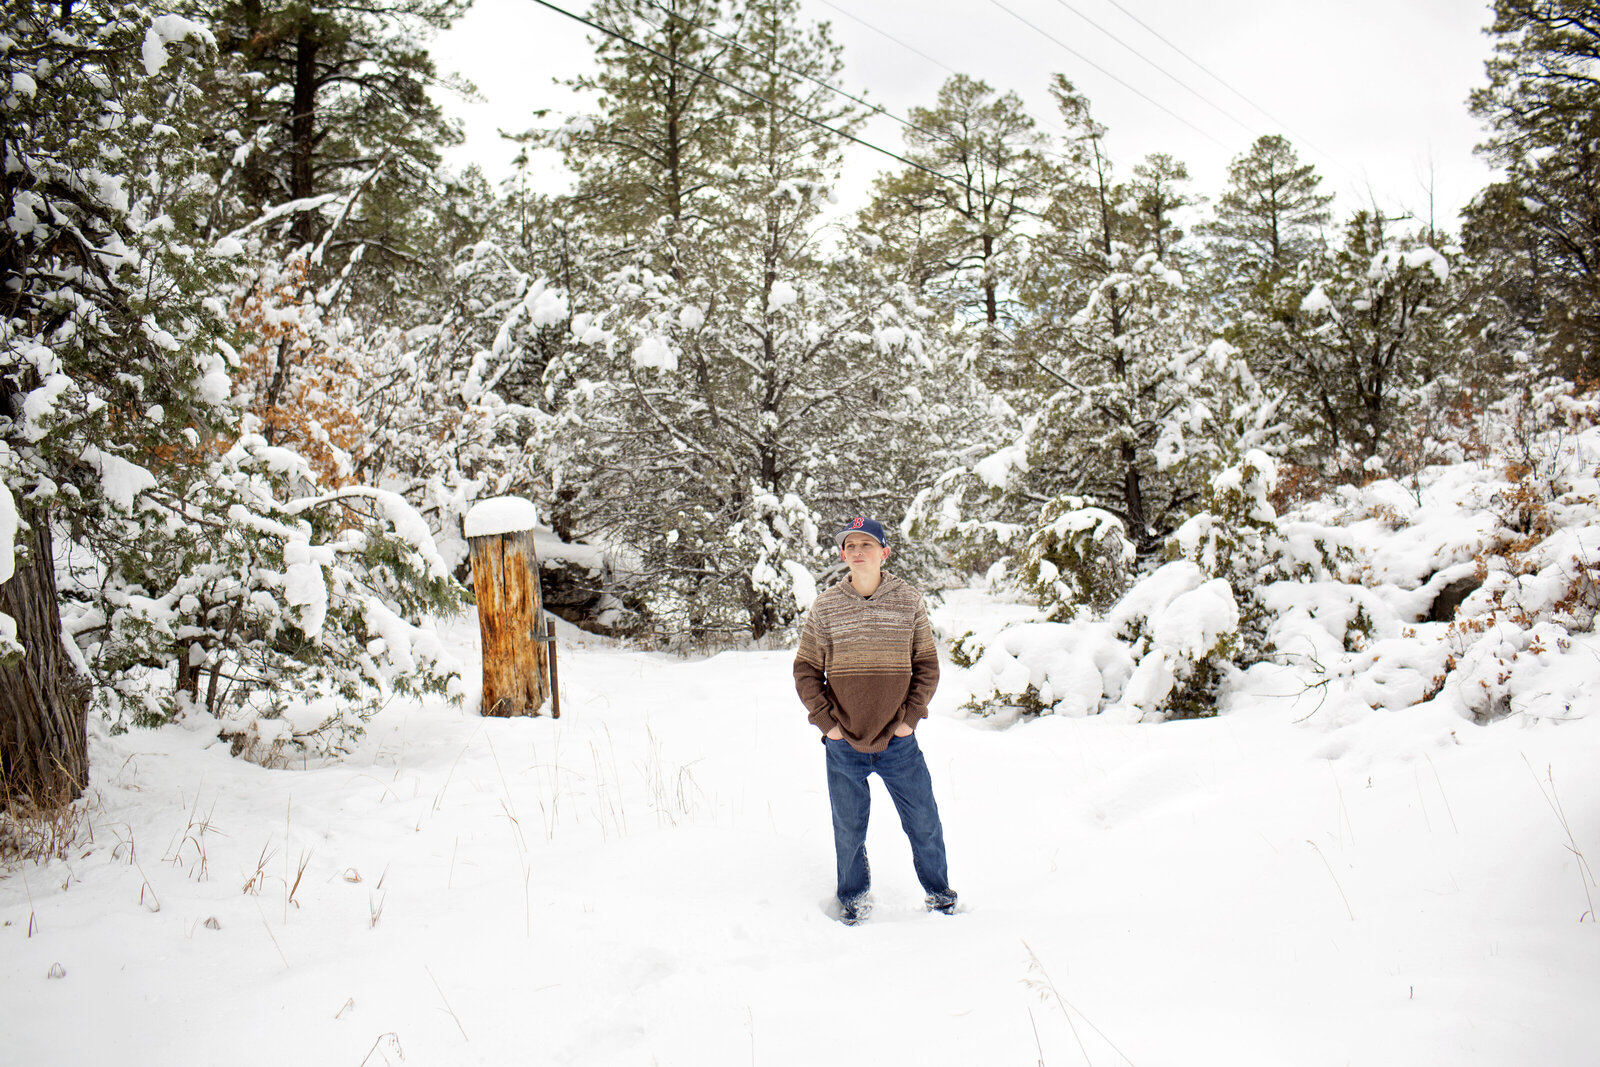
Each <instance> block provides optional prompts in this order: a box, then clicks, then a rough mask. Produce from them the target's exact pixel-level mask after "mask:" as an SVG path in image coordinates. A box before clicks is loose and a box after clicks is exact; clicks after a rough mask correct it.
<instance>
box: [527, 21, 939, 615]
mask: <svg viewBox="0 0 1600 1067" xmlns="http://www.w3.org/2000/svg"><path fill="white" fill-rule="evenodd" d="M738 33H739V37H738V40H739V43H740V45H741V46H742V47H741V48H739V49H736V50H735V51H736V52H737V53H738V55H739V56H741V57H742V58H741V59H740V61H739V66H738V68H737V76H738V77H739V78H740V79H741V81H740V84H741V86H742V87H743V88H744V89H745V90H746V91H747V93H748V94H749V95H748V96H746V97H745V103H744V104H742V105H740V106H739V107H738V109H737V110H735V111H731V112H730V114H731V116H732V117H733V118H734V119H735V120H736V121H735V123H734V124H733V125H732V126H731V127H729V129H728V131H727V138H726V140H724V141H722V142H721V149H720V151H721V154H720V157H719V159H718V161H717V162H716V164H715V169H714V170H713V171H712V172H711V173H710V175H709V177H710V178H711V179H714V180H713V181H712V182H711V183H710V184H708V185H705V186H703V187H699V188H697V189H696V196H697V197H698V201H697V203H698V206H697V207H696V209H695V210H694V212H693V213H692V214H686V215H685V216H684V217H683V219H682V220H681V223H673V224H672V226H674V227H677V226H680V225H681V227H682V228H681V229H679V230H677V233H676V235H675V236H673V237H672V239H671V240H670V241H669V242H667V244H666V245H663V243H662V242H663V240H664V237H665V236H666V231H661V230H660V229H659V227H657V226H656V225H655V223H654V222H653V221H652V222H651V223H650V226H649V227H648V228H646V229H644V230H636V231H634V237H633V238H632V239H631V240H630V241H628V242H625V243H624V244H623V245H622V247H623V248H633V249H636V250H637V254H636V255H635V256H633V258H632V259H631V261H629V262H627V263H626V264H625V265H619V266H618V267H616V268H614V269H612V270H610V271H609V272H608V273H607V274H606V275H605V277H604V279H603V281H602V283H601V286H600V292H599V293H597V294H596V295H595V297H594V298H593V299H592V300H590V301H589V302H587V303H584V302H583V301H582V300H581V299H580V298H579V297H577V296H574V310H575V311H576V312H577V314H575V315H574V317H573V321H572V331H573V335H574V339H575V347H574V349H573V351H571V352H570V353H569V354H568V355H567V356H566V357H564V358H563V359H562V360H561V361H558V364H553V370H554V373H555V375H556V376H557V378H558V380H559V383H560V385H559V389H558V392H559V394H560V396H561V401H560V407H558V409H557V410H556V416H557V421H556V422H554V423H552V424H551V425H552V426H553V427H557V428H558V432H559V434H560V437H561V441H560V442H559V447H558V443H557V442H554V441H551V442H549V454H550V455H551V463H552V467H553V474H554V475H555V476H557V477H559V479H560V481H561V482H562V484H564V485H570V486H574V487H581V499H579V500H575V501H574V502H573V504H572V506H573V507H583V508H585V509H586V510H587V511H588V512H589V513H590V514H591V515H593V516H594V522H595V524H596V525H597V526H598V527H600V529H601V532H602V534H603V536H604V537H605V538H606V539H608V540H610V541H611V542H612V543H613V544H615V545H616V546H617V549H618V552H619V554H621V555H623V556H624V557H626V559H627V569H628V571H629V572H630V573H631V577H630V578H629V579H628V581H629V585H630V587H631V588H630V592H629V595H630V602H631V605H632V606H633V608H634V609H635V611H636V613H637V617H638V619H639V623H640V625H641V626H642V627H643V628H645V629H647V630H648V631H650V632H652V633H653V634H655V635H657V636H658V637H661V638H663V639H671V640H676V639H689V640H726V639H729V638H734V639H737V638H739V637H741V636H754V637H758V638H759V637H762V636H765V635H766V634H768V633H772V632H775V631H781V630H783V629H785V628H786V627H789V626H791V625H792V624H793V623H794V622H795V621H796V619H797V618H798V614H799V611H800V610H801V608H803V607H804V606H805V604H806V603H808V601H809V596H810V593H811V590H812V588H813V585H814V581H815V572H816V569H817V568H818V566H819V564H823V562H824V561H825V560H826V558H827V556H826V554H824V553H822V552H821V551H820V549H819V544H818V540H817V536H818V528H819V524H824V523H826V524H831V523H832V522H834V521H837V520H838V519H839V518H840V517H842V513H843V512H842V511H841V512H836V513H831V514H827V515H823V514H821V513H820V512H819V502H837V503H830V504H829V510H830V512H832V511H833V509H834V508H836V507H839V508H843V509H845V510H847V511H848V512H850V513H854V512H858V511H860V510H862V509H870V510H878V511H883V512H885V513H892V512H893V511H895V510H897V502H900V503H903V502H904V500H906V499H907V498H909V495H910V494H911V492H913V491H914V486H913V485H911V484H907V483H906V481H905V480H904V469H903V464H901V461H902V460H903V459H904V458H905V451H906V449H905V448H904V447H903V446H901V445H900V444H899V443H898V442H896V441H893V440H891V439H890V438H889V437H888V435H887V434H886V432H885V431H886V430H887V428H888V427H890V426H900V427H903V426H904V425H905V420H906V419H907V418H913V417H914V415H913V414H912V413H913V412H914V411H915V410H916V408H917V407H918V399H919V398H920V394H918V393H916V392H915V389H914V387H915V385H916V377H917V375H919V374H920V373H921V370H922V368H923V365H924V359H925V355H926V353H925V351H924V345H923V341H922V334H923V331H924V329H925V326H926V320H925V318H924V313H923V311H922V309H920V308H918V307H917V305H916V303H915V301H914V300H912V299H911V294H910V293H909V291H908V290H907V289H906V288H905V287H904V286H901V285H899V284H898V283H896V282H895V281H894V280H893V279H889V278H886V277H884V276H883V272H881V271H879V270H875V269H873V267H872V266H871V265H870V264H868V263H866V262H865V261H864V259H863V256H862V250H861V249H860V248H858V247H855V246H854V245H853V243H852V242H851V241H849V240H848V239H846V240H844V241H842V242H834V241H832V240H830V239H828V238H827V234H826V220H825V219H824V218H823V215H822V208H823V206H824V205H825V204H826V202H827V199H828V196H829V193H828V188H827V183H828V182H829V181H830V180H832V178H833V176H834V172H835V171H836V169H837V167H838V164H839V144H840V139H839V138H838V137H837V136H836V135H835V134H834V133H832V132H830V131H829V130H828V129H827V127H829V126H833V127H835V128H837V127H838V126H840V125H841V124H842V125H844V126H846V127H848V126H849V124H851V123H852V122H853V121H854V108H853V107H851V106H850V105H847V104H846V105H841V104H840V103H839V102H838V99H837V98H836V97H835V96H834V95H833V94H832V93H831V92H830V91H829V90H827V89H826V88H824V87H823V86H822V85H820V84H818V83H819V82H826V81H828V80H830V79H835V78H837V77H838V74H839V70H840V62H839V58H838V48H837V46H835V45H834V44H833V43H832V41H831V38H830V36H829V34H828V32H827V30H826V27H825V26H814V27H803V26H801V25H800V23H799V13H798V8H797V5H796V4H794V3H792V2H789V0H773V2H767V0H762V2H758V3H753V4H751V5H749V6H748V7H747V8H746V9H745V10H744V11H743V12H742V17H741V20H740V23H739V30H738ZM728 47H730V48H731V47H732V46H731V45H730V46H728ZM641 62H642V61H641ZM628 64H629V61H626V57H625V56H620V55H619V56H615V57H613V58H607V57H606V56H605V55H602V65H603V67H605V69H607V70H609V71H611V72H613V73H615V74H617V75H618V77H616V78H614V79H612V80H610V81H608V82H607V86H608V88H607V92H608V94H610V97H611V98H612V99H613V101H614V103H613V105H612V106H613V107H614V108H615V109H616V111H617V113H618V114H629V113H632V111H631V109H633V108H636V107H640V106H643V105H642V104H631V103H628V102H627V101H625V100H623V99H622V97H623V95H624V94H649V93H650V92H652V91H653V88H652V87H653V86H654V85H655V84H656V81H655V80H654V78H653V76H652V77H647V76H646V74H647V73H650V72H653V71H655V70H656V68H654V67H651V66H649V65H645V66H643V67H641V68H640V70H639V72H637V73H635V72H633V68H632V67H630V66H629V65H628ZM681 74H682V72H681V71H680V75H681ZM623 75H627V77H626V78H624V77H623ZM593 121H594V122H597V123H607V122H610V121H612V119H611V118H610V117H609V116H603V117H601V118H599V119H596V120H593ZM590 150H593V151H595V152H597V153H599V152H611V151H614V150H615V149H614V147H607V146H605V145H603V144H596V143H595V142H592V141H590V140H587V139H583V138H574V139H573V140H571V141H570V142H569V151H570V152H574V153H576V152H580V151H590ZM597 158H598V159H604V158H607V157H605V156H603V155H601V156H598V157H597ZM650 158H652V159H656V160H657V162H658V163H659V161H660V160H661V159H664V158H665V157H664V156H662V155H660V154H659V153H658V154H656V155H653V156H651V157H650ZM706 165H707V166H708V167H711V166H712V164H711V162H710V161H709V160H708V161H707V163H706ZM585 166H586V168H587V169H588V172H590V173H598V163H597V162H595V161H591V162H589V163H587V164H585ZM633 172H634V171H630V173H633ZM668 177H669V174H668V173H667V172H666V171H659V172H657V173H656V177H655V179H653V180H652V182H648V183H646V182H640V183H639V184H640V186H649V187H650V188H655V189H659V188H663V187H667V186H668V185H670V183H668V182H667V181H666V179H667V178H668ZM597 180H598V179H597ZM588 204H589V202H585V201H575V202H574V206H575V207H578V208H582V209H584V210H587V209H588ZM657 217H658V218H659V217H660V216H659V215H658V216H657ZM712 221H715V225H712V224H711V223H712ZM600 228H601V227H600V225H599V224H598V223H594V224H591V226H590V229H591V230H595V231H598V230H599V229H600ZM668 246H670V248H671V249H673V251H674V255H672V256H664V255H662V254H660V253H659V251H658V250H659V249H661V248H663V247H668ZM902 440H911V441H915V440H916V436H915V434H908V435H907V437H906V438H903V439H902ZM558 452H559V455H558V454H557V453H558ZM897 464H900V465H897ZM845 501H848V504H845V503H844V502H845Z"/></svg>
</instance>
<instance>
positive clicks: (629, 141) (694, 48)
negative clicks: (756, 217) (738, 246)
mask: <svg viewBox="0 0 1600 1067" xmlns="http://www.w3.org/2000/svg"><path fill="white" fill-rule="evenodd" d="M589 18H590V19H591V20H592V21H594V22H596V23H598V24H599V25H601V26H604V27H606V28H608V29H611V30H614V31H615V32H616V33H618V34H620V35H622V36H623V37H626V38H628V39H629V40H630V41H632V42H637V43H636V44H635V43H628V42H627V41H623V40H621V39H619V38H617V37H612V36H609V35H604V36H601V37H600V38H599V39H598V40H596V41H594V47H595V58H596V61H597V63H598V65H599V68H600V70H599V73H598V74H596V75H594V76H592V77H590V76H584V77H580V78H576V79H573V80H572V81H571V82H570V83H569V84H570V85H571V86H572V88H574V89H577V90H580V91H588V92H597V93H599V102H598V107H599V112H598V114H595V115H575V116H572V117H570V118H568V119H567V121H566V122H565V123H564V124H563V125H562V126H561V127H560V128H558V129H556V130H554V131H551V132H550V133H549V134H548V135H547V138H548V140H547V143H550V144H553V145H554V146H555V147H557V148H558V149H560V151H561V154H562V158H563V160H564V161H565V163H566V165H567V167H568V168H569V169H570V170H571V171H572V172H573V174H574V175H575V181H574V189H573V193H572V195H571V197H570V198H568V199H567V201H566V203H567V204H568V206H569V207H570V209H571V210H572V211H573V212H575V213H578V214H581V215H582V216H583V217H585V218H586V219H588V220H589V224H590V227H591V228H592V229H593V231H594V232H595V233H596V234H597V235H599V236H600V237H601V238H602V239H607V241H608V243H609V244H610V246H611V248H612V249H613V254H614V255H618V256H627V257H629V258H635V259H638V260H639V261H640V262H642V263H644V264H645V265H647V266H649V267H650V269H652V270H655V271H661V272H664V273H666V274H669V275H670V276H672V277H673V278H674V279H676V280H679V281H681V280H683V279H684V278H685V277H686V276H687V275H688V273H690V272H691V271H692V270H694V269H695V268H694V266H693V265H692V262H691V261H692V260H693V258H694V255H695V252H694V245H695V243H696V242H697V241H698V239H699V237H700V235H701V233H702V232H703V231H704V230H705V229H706V228H707V227H708V226H710V225H714V224H715V223H716V222H717V220H718V218H719V210H720V209H719V208H718V206H717V202H718V192H719V190H720V189H721V188H722V187H723V186H725V185H726V184H727V167H728V160H729V152H730V146H731V143H732V138H733V134H734V129H735V126H736V123H737V120H738V116H739V114H740V113H741V111H742V110H743V108H744V106H745V104H744V103H743V101H742V99H741V98H739V97H738V95H737V94H736V93H734V92H733V91H732V90H730V89H729V88H728V87H727V85H726V84H725V83H728V82H733V83H737V82H738V81H739V80H740V78H741V77H742V74H741V70H742V68H743V66H744V64H745V63H746V62H747V60H746V55H747V53H746V52H745V50H744V47H742V46H741V43H740V41H739V40H738V39H737V38H729V37H728V36H727V33H726V32H723V31H728V32H732V33H735V34H738V33H740V31H739V28H738V26H737V25H734V26H727V25H724V24H723V22H722V12H721V4H720V2H719V0H665V2H662V3H657V2H655V0H597V2H596V3H595V5H594V6H593V7H592V8H591V9H590V12H589ZM641 45H642V46H643V47H640V46H641Z"/></svg>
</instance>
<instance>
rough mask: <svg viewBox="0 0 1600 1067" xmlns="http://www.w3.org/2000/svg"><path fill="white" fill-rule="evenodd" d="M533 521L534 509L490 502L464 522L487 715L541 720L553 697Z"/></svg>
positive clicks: (512, 501)
mask: <svg viewBox="0 0 1600 1067" xmlns="http://www.w3.org/2000/svg"><path fill="white" fill-rule="evenodd" d="M533 517H534V512H533V505H532V504H530V503H528V502H527V501H525V500H517V499H514V498H500V499H497V500H490V501H485V502H484V503H481V504H478V505H476V506H474V507H473V509H472V511H471V512H469V513H468V515H467V520H466V533H467V544H468V546H469V548H470V550H471V556H472V585H473V590H474V592H475V593H476V595H477V601H478V631H479V634H480V635H481V637H482V639H483V714H485V715H537V714H539V709H540V708H542V707H543V706H544V702H545V699H546V698H547V697H549V695H550V685H549V683H548V677H547V675H548V671H549V651H548V650H549V649H550V644H549V642H548V641H547V640H545V639H544V637H545V624H544V613H543V601H542V597H541V596H540V594H539V556H538V553H537V552H536V551H535V550H534V545H533V529H532V527H533ZM511 526H521V527H523V528H522V529H510V528H508V527H511Z"/></svg>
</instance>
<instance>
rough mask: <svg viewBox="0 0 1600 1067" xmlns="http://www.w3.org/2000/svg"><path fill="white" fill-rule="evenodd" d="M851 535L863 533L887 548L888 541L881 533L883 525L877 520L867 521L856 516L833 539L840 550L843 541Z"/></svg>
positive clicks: (864, 517) (863, 517) (860, 516)
mask: <svg viewBox="0 0 1600 1067" xmlns="http://www.w3.org/2000/svg"><path fill="white" fill-rule="evenodd" d="M853 533H864V534H866V535H867V536H868V537H870V538H872V539H873V540H874V541H876V542H878V544H880V545H883V546H884V547H885V548H887V547H889V539H888V538H887V537H885V536H884V533H883V523H881V522H879V521H878V520H877V519H869V518H867V517H866V516H864V515H858V516H857V517H856V518H853V519H851V520H850V523H849V525H847V526H846V527H845V528H844V529H842V530H840V531H839V536H838V537H835V538H834V541H835V542H836V543H837V544H838V545H839V547H840V548H843V547H844V539H845V538H846V537H849V536H850V535H851V534H853Z"/></svg>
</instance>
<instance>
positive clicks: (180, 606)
mask: <svg viewBox="0 0 1600 1067" xmlns="http://www.w3.org/2000/svg"><path fill="white" fill-rule="evenodd" d="M184 458H185V459H186V460H188V461H189V466H188V468H187V471H186V472H183V471H179V470H173V471H171V472H163V473H165V474H167V477H166V478H164V479H163V481H162V482H161V483H160V484H154V480H153V479H151V483H150V484H145V483H143V482H142V481H141V480H140V479H139V478H138V475H137V473H135V472H133V471H129V472H127V473H128V474H129V475H130V477H132V478H133V479H134V481H133V482H132V483H131V484H130V485H129V487H128V491H127V492H126V493H123V494H120V497H121V498H120V499H118V500H116V501H115V502H114V503H115V507H114V508H113V509H112V510H111V511H110V513H109V514H108V516H107V521H105V522H103V523H102V524H101V525H100V526H99V527H98V528H96V529H94V530H92V531H81V532H80V534H79V536H78V538H77V541H76V545H75V549H74V550H73V551H71V552H69V553H68V555H67V559H66V561H65V562H66V564H67V567H66V571H67V574H66V576H65V577H66V578H67V582H66V584H65V593H66V596H67V597H68V604H67V608H66V610H65V611H64V615H65V618H66V624H67V628H68V630H69V632H70V633H71V634H72V635H73V636H74V637H75V638H76V640H77V644H78V647H79V648H81V650H82V662H83V664H84V666H85V668H86V670H87V671H88V672H89V673H90V674H91V675H92V676H93V677H94V678H95V680H96V683H97V684H96V687H95V691H94V694H95V695H94V700H95V704H96V706H97V707H98V708H99V709H100V710H101V711H102V712H103V713H105V714H106V716H107V717H108V718H109V719H110V720H111V721H112V722H113V724H114V725H115V726H116V727H118V728H126V727H129V726H149V725H155V724H158V723H162V722H167V721H172V720H174V719H177V718H181V717H186V718H191V719H193V717H195V716H209V717H211V718H213V719H214V720H215V722H216V724H217V728H218V730H219V732H220V733H221V734H222V735H223V736H224V737H227V738H229V739H230V740H231V741H232V743H233V746H234V750H235V752H243V753H246V754H248V755H250V756H251V757H252V758H255V759H259V760H262V761H264V762H265V761H273V760H280V759H283V758H286V757H287V756H288V755H290V754H291V753H294V752H309V753H312V754H326V753H333V752H338V751H341V750H343V749H344V748H345V747H346V746H347V745H348V743H349V742H350V741H351V740H352V739H353V738H354V737H356V736H357V735H359V733H360V731H361V727H362V724H363V723H364V722H365V720H366V718H367V717H368V716H370V715H371V713H372V712H373V711H375V710H376V709H377V707H378V706H379V705H380V704H381V702H382V701H383V700H385V699H386V698H387V697H388V696H389V694H390V693H392V692H395V691H400V692H408V691H419V690H426V691H435V692H444V693H448V694H449V695H451V696H459V695H460V693H461V688H460V680H459V668H458V667H457V666H456V665H455V664H454V663H453V662H451V661H450V659H449V657H447V656H446V655H445V654H444V653H443V650H442V646H441V645H440V644H439V642H438V641H437V639H436V638H435V637H434V635H433V631H432V624H431V621H430V620H431V617H432V616H435V615H440V614H447V613H450V612H452V611H454V610H457V609H459V608H460V607H461V605H462V604H463V601H464V594H463V592H462V590H461V589H460V588H459V587H458V586H457V585H456V583H455V582H454V580H453V579H452V578H451V577H450V575H449V571H448V569H447V567H446V565H445V563H444V561H443V559H442V558H441V557H440V556H439V553H438V551H437V549H436V548H435V547H434V543H433V539H432V536H431V534H430V533H429V531H428V528H427V525H426V523H425V522H424V521H423V519H422V517H421V516H420V515H419V514H418V513H417V512H416V511H415V510H414V509H413V508H412V507H411V506H410V505H409V504H407V503H406V502H405V501H404V500H403V499H401V498H400V497H399V496H398V495H396V494H394V493H392V492H388V491H385V490H377V489H369V488H365V487H360V486H345V487H343V488H338V489H333V490H330V491H329V492H326V493H318V492H317V491H316V487H315V483H314V481H313V478H312V472H311V469H310V466H309V463H308V461H306V460H305V459H303V458H302V457H300V456H299V455H298V454H296V453H294V452H291V451H289V450H287V449H282V448H276V447H273V446H270V445H268V444H267V443H266V441H265V439H264V438H262V437H260V436H255V435H246V436H244V437H242V438H241V439H240V440H239V441H237V442H236V443H234V444H233V445H232V446H231V447H227V448H226V449H224V450H221V451H218V450H216V449H209V450H208V449H207V448H205V447H204V446H199V447H194V448H192V449H191V450H189V451H188V452H187V453H186V454H185V456H184Z"/></svg>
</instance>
